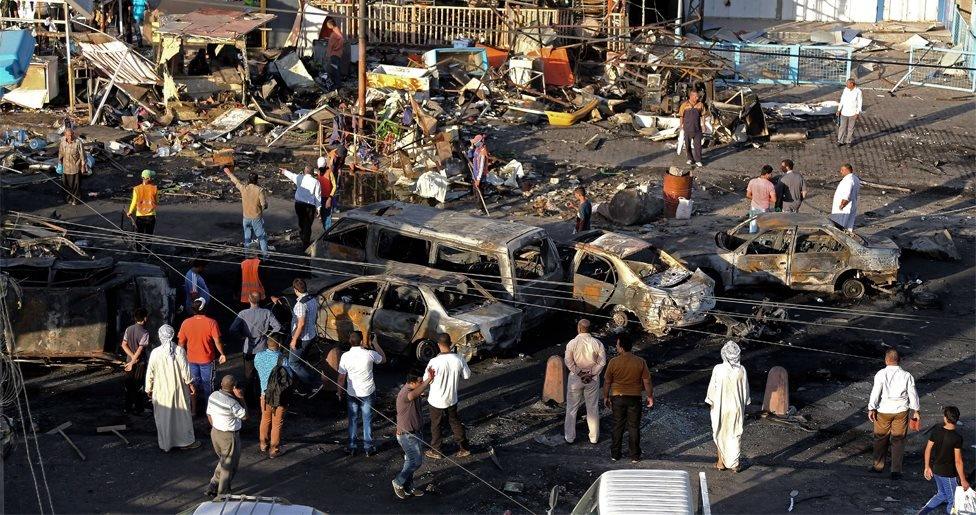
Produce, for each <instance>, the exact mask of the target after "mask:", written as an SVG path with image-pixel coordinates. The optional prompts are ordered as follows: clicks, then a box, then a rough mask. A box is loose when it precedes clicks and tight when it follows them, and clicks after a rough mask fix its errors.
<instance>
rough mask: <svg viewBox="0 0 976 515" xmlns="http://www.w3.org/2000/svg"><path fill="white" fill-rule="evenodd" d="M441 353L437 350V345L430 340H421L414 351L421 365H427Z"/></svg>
mask: <svg viewBox="0 0 976 515" xmlns="http://www.w3.org/2000/svg"><path fill="white" fill-rule="evenodd" d="M439 352H440V350H438V348H437V344H436V343H434V342H432V341H430V340H420V341H419V342H417V348H416V350H415V351H414V355H415V356H416V358H417V361H419V362H420V363H427V362H428V361H430V360H432V359H434V357H435V356H437V354H438V353H439Z"/></svg>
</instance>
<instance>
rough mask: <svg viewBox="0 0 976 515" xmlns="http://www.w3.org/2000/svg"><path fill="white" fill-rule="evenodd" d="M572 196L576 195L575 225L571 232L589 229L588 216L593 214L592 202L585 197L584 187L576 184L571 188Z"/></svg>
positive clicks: (577, 232) (575, 232) (576, 232)
mask: <svg viewBox="0 0 976 515" xmlns="http://www.w3.org/2000/svg"><path fill="white" fill-rule="evenodd" d="M573 196H574V197H576V225H575V227H574V228H573V234H579V233H581V232H583V231H589V230H590V218H591V217H592V216H593V204H591V203H590V199H588V198H587V197H586V188H584V187H582V186H577V187H576V189H575V190H573Z"/></svg>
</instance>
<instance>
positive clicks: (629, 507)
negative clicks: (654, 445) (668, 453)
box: [599, 470, 695, 515]
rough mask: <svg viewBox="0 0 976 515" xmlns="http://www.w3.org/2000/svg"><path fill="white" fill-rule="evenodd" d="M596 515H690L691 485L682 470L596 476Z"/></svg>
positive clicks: (609, 473)
mask: <svg viewBox="0 0 976 515" xmlns="http://www.w3.org/2000/svg"><path fill="white" fill-rule="evenodd" d="M599 503H600V504H599V506H600V515H610V514H617V513H634V514H655V513H662V514H677V513H684V514H688V515H692V514H693V513H694V512H695V505H694V503H693V502H692V495H691V482H690V479H689V477H688V472H686V471H684V470H611V471H608V472H604V473H603V475H601V476H600V492H599Z"/></svg>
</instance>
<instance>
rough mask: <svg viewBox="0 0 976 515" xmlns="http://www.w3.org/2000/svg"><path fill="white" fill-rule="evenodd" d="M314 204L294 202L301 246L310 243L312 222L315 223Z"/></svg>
mask: <svg viewBox="0 0 976 515" xmlns="http://www.w3.org/2000/svg"><path fill="white" fill-rule="evenodd" d="M315 209H316V208H315V206H313V205H311V204H306V203H304V202H295V216H297V217H298V235H299V237H300V238H301V240H302V248H303V249H304V248H307V247H308V246H309V244H311V243H312V224H313V223H315Z"/></svg>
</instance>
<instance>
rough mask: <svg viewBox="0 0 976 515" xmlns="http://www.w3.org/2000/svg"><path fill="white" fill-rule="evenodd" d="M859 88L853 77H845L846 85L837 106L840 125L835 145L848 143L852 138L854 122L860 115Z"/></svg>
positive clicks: (860, 99)
mask: <svg viewBox="0 0 976 515" xmlns="http://www.w3.org/2000/svg"><path fill="white" fill-rule="evenodd" d="M861 101H862V95H861V88H859V87H857V84H855V83H854V79H847V87H846V88H844V92H843V93H841V94H840V105H839V106H837V116H839V117H840V125H838V127H837V146H838V147H842V146H844V145H850V144H851V140H852V139H853V138H854V122H856V121H857V119H858V118H860V116H861Z"/></svg>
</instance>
